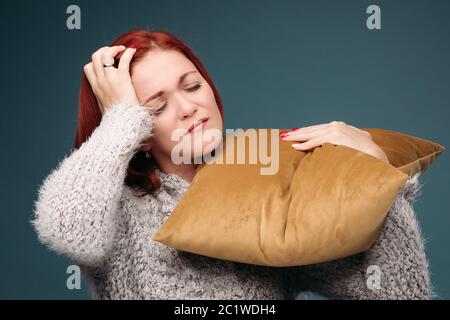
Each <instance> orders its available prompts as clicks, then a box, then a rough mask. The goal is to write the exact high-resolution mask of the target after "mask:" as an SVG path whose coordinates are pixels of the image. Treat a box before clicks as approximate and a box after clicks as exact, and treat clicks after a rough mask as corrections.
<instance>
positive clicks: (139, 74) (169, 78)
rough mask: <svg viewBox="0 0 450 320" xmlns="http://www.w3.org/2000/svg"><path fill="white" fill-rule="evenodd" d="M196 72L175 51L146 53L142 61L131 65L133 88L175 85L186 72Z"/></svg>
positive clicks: (185, 59)
mask: <svg viewBox="0 0 450 320" xmlns="http://www.w3.org/2000/svg"><path fill="white" fill-rule="evenodd" d="M191 70H197V68H196V67H195V65H194V64H193V63H192V62H191V61H190V60H189V59H188V58H186V57H185V56H184V55H183V54H182V53H180V52H178V51H175V50H156V51H150V52H149V53H147V54H146V55H145V56H144V58H143V59H142V60H140V61H139V62H136V63H135V64H133V69H132V76H131V78H132V80H133V84H134V85H135V86H141V85H142V86H143V85H145V86H146V87H147V88H148V87H149V86H152V87H159V86H160V85H159V84H161V85H163V86H164V85H169V86H170V85H173V84H176V82H177V81H178V78H179V77H180V76H181V75H182V74H183V73H184V72H187V71H191Z"/></svg>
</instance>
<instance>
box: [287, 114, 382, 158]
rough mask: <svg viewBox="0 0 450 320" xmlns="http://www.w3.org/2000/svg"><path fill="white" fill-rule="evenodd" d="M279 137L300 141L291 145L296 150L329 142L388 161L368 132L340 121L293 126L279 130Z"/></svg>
mask: <svg viewBox="0 0 450 320" xmlns="http://www.w3.org/2000/svg"><path fill="white" fill-rule="evenodd" d="M280 138H281V139H283V140H284V141H293V142H301V143H295V144H293V145H292V147H293V148H294V149H296V150H302V151H306V150H308V149H311V148H315V147H318V146H320V145H321V144H323V143H325V142H329V143H332V144H337V145H343V146H347V147H350V148H353V149H356V150H359V151H362V152H365V153H367V154H370V155H372V156H374V157H376V158H379V159H381V160H384V161H386V162H387V163H389V159H388V157H387V156H386V153H385V152H384V151H383V150H382V149H381V148H380V147H379V146H378V145H377V144H376V143H375V142H374V141H373V140H372V135H371V134H370V133H369V132H367V131H364V130H361V129H358V128H356V127H354V126H351V125H348V124H346V123H345V122H342V121H331V122H330V123H325V124H318V125H313V126H309V127H303V128H294V129H293V131H289V132H280Z"/></svg>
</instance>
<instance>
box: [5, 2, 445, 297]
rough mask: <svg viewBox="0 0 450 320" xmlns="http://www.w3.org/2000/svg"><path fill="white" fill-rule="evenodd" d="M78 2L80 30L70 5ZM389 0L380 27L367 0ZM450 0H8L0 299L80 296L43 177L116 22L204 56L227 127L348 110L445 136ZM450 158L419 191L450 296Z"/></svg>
mask: <svg viewBox="0 0 450 320" xmlns="http://www.w3.org/2000/svg"><path fill="white" fill-rule="evenodd" d="M70 4H77V5H79V6H80V8H81V21H82V25H81V27H82V28H81V30H73V31H72V30H68V29H67V28H66V18H67V14H66V8H67V7H68V6H69V5H70ZM371 4H377V5H379V6H380V7H381V23H382V29H381V30H368V29H367V28H366V19H367V16H368V15H367V14H366V8H367V7H368V6H369V5H371ZM449 12H450V1H437V0H435V1H425V0H421V1H411V0H409V1H400V0H397V1H376V2H373V1H364V0H352V1H350V0H346V1H331V0H330V1H323V0H321V1H317V0H314V1H312V0H311V1H262V0H258V1H236V0H226V1H225V0H222V1H211V0H210V1H199V0H197V1H187V0H185V1H173V0H164V1H136V0H135V1H133V0H128V1H126V2H124V1H111V0H108V1H99V0H97V1H81V0H78V1H76V2H72V1H55V0H52V1H49V0H46V1H2V10H1V13H0V14H1V19H0V24H1V28H0V30H1V31H0V32H1V38H0V39H1V41H2V48H3V50H2V53H1V55H2V59H1V63H2V68H1V70H2V77H1V86H0V87H1V89H0V90H1V98H2V105H1V118H0V123H1V127H0V130H1V138H2V140H1V141H2V146H1V147H2V157H1V168H2V169H3V170H2V179H0V183H1V203H2V210H1V211H2V212H1V214H0V272H1V273H0V298H2V299H17V298H20V299H47V298H50V299H55V298H56V299H84V298H89V294H88V291H87V287H86V284H85V283H83V284H82V290H68V289H67V288H66V278H67V276H68V275H67V274H66V268H67V266H68V265H69V264H70V262H69V261H68V260H67V259H65V258H63V257H60V256H58V255H56V254H54V253H53V252H51V251H48V250H47V249H46V248H45V247H44V246H42V245H41V244H39V242H38V241H37V237H36V234H35V233H34V231H33V229H32V228H31V225H30V223H29V220H30V219H31V217H32V212H33V202H34V200H35V199H36V197H37V189H38V187H39V184H40V183H41V182H42V180H43V179H44V177H45V176H46V175H47V174H49V173H50V171H51V169H53V168H54V167H55V166H56V165H57V163H58V162H59V161H61V160H62V159H63V156H64V155H65V154H67V153H68V152H69V150H70V148H71V147H72V141H73V137H74V133H75V127H76V118H77V98H78V90H79V84H80V79H81V75H82V66H83V65H84V64H85V63H87V62H88V59H90V55H91V53H92V52H93V51H95V50H96V49H97V48H99V47H101V46H104V45H109V44H110V43H111V42H112V41H113V40H114V39H115V38H116V37H118V36H119V35H121V34H122V33H124V32H126V31H128V30H130V29H134V28H138V27H144V28H152V29H160V30H166V31H169V32H172V33H174V34H175V35H177V36H179V37H180V38H181V39H182V40H184V41H185V42H186V43H187V44H188V45H189V46H190V47H191V48H192V49H193V50H194V51H195V52H196V53H197V54H198V56H199V57H200V59H201V60H202V62H203V63H204V64H205V66H206V68H207V69H208V71H209V73H210V74H211V76H212V78H213V80H214V81H215V84H216V85H217V87H218V89H219V92H220V93H221V96H222V99H223V102H224V108H225V115H226V117H225V127H226V128H245V127H278V128H283V127H284V128H288V127H304V126H308V125H313V124H318V123H325V122H329V121H332V120H342V121H345V122H346V123H348V124H351V125H354V126H357V127H381V128H386V129H392V130H397V131H401V132H405V133H408V134H412V135H415V136H418V137H422V138H425V139H429V140H432V141H435V142H438V143H440V144H442V145H444V146H446V147H448V146H449V145H450V143H449V142H450V141H449V136H450V135H449V125H448V120H449V110H450V108H449V101H450V90H449V89H450V60H449V57H450V41H449V39H450V37H449V33H450V20H449V19H448V14H449ZM449 178H450V170H449V162H448V151H446V152H444V154H443V155H441V156H440V157H439V158H438V159H437V160H436V161H435V162H434V163H433V165H432V166H431V167H430V168H429V169H428V170H427V171H426V172H425V173H424V174H423V175H422V183H424V187H423V191H422V194H421V196H420V197H419V199H418V200H417V202H416V203H415V209H416V213H417V215H418V218H419V220H420V223H421V226H422V231H423V234H424V236H425V238H426V240H427V254H428V257H429V261H430V268H431V272H432V281H433V285H434V286H435V288H436V290H437V292H438V293H439V294H440V296H441V297H442V298H444V299H449V298H450V276H449V275H448V272H449V271H450V257H449V250H448V248H449V245H450V232H449V231H448V230H449V226H450V214H449V201H448V199H449V196H450V194H449V191H448V190H449V188H448V186H449Z"/></svg>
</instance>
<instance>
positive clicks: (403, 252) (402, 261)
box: [286, 174, 434, 299]
mask: <svg viewBox="0 0 450 320" xmlns="http://www.w3.org/2000/svg"><path fill="white" fill-rule="evenodd" d="M418 177H419V174H416V175H415V176H413V177H410V178H409V179H408V180H407V181H406V183H405V185H404V187H403V188H402V190H401V191H400V193H399V194H398V196H397V198H396V199H395V201H394V203H393V205H392V207H391V209H390V210H389V212H388V215H387V217H386V220H385V224H384V227H383V229H382V231H381V233H380V235H379V237H378V239H377V240H376V241H375V243H374V245H373V246H372V248H371V249H369V250H368V251H366V252H363V253H360V254H356V255H353V256H350V257H346V258H343V259H339V260H335V261H331V262H326V263H320V264H314V265H308V266H301V267H290V268H289V269H288V270H287V271H288V272H287V273H286V278H287V280H288V281H290V282H289V283H290V290H291V293H292V294H293V295H295V294H297V293H298V291H299V290H306V289H307V290H312V291H314V292H318V293H320V294H322V295H325V296H327V297H329V298H331V299H430V298H432V297H433V295H434V294H433V292H432V288H431V282H430V274H429V270H428V261H427V258H426V255H425V244H424V240H423V238H422V235H421V231H420V228H419V225H418V222H417V220H416V217H415V212H414V210H413V207H412V204H413V202H414V200H415V198H416V197H417V195H418V192H419V189H420V184H419V180H418ZM377 279H379V281H378V280H377Z"/></svg>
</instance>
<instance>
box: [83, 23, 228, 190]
mask: <svg viewBox="0 0 450 320" xmlns="http://www.w3.org/2000/svg"><path fill="white" fill-rule="evenodd" d="M131 44H134V45H135V47H136V48H137V50H136V52H135V53H134V55H133V59H132V60H131V62H130V73H132V66H133V64H134V63H135V62H138V61H140V60H142V58H143V57H144V56H145V55H146V54H147V53H148V52H150V51H152V50H154V49H158V48H159V49H162V50H176V51H178V52H180V53H182V54H184V56H185V57H186V58H188V59H189V60H190V61H191V62H192V63H193V64H194V65H195V66H196V67H197V69H198V71H199V72H200V73H201V75H202V76H203V78H204V79H205V80H206V81H207V82H208V84H209V85H210V87H211V89H212V90H213V92H214V97H215V99H216V103H217V106H218V107H219V111H220V114H221V115H222V121H223V119H224V117H223V106H222V101H221V99H220V96H219V93H218V91H217V89H216V87H215V86H214V83H213V82H212V80H211V78H210V77H209V75H208V73H207V72H206V69H205V67H204V66H203V64H202V63H201V62H200V60H199V59H198V57H197V56H196V55H195V54H194V53H193V51H192V50H191V49H190V48H189V47H188V46H187V45H186V44H184V43H183V42H182V41H181V40H180V39H178V38H177V37H176V36H174V35H173V34H171V33H169V32H165V31H150V30H145V29H137V30H132V31H129V32H127V33H125V34H123V35H122V36H120V37H119V38H117V39H116V40H115V41H114V42H113V43H112V45H111V46H118V45H124V46H125V47H128V46H130V45H131ZM122 53H123V51H122V52H121V53H119V54H118V55H117V56H116V57H115V67H117V66H118V62H119V59H120V57H121V56H122ZM101 119H102V113H101V111H100V109H99V106H98V103H97V99H96V97H95V95H94V92H93V91H92V87H91V85H90V83H89V81H88V79H87V77H86V75H85V74H84V73H83V76H82V79H81V85H80V93H79V101H78V123H77V129H76V136H75V141H74V149H78V148H79V147H80V146H81V145H82V144H83V143H84V142H85V141H86V140H87V139H88V138H89V136H90V135H91V134H92V132H93V131H94V130H95V128H96V127H97V126H98V125H99V124H100V121H101ZM155 168H157V164H156V163H155V161H154V160H153V158H150V159H147V158H145V155H144V152H143V151H142V150H139V151H137V152H136V153H135V154H134V156H133V158H132V159H131V161H130V163H129V165H128V169H127V175H126V178H125V184H127V185H128V186H130V187H131V188H133V189H134V190H137V191H140V192H141V195H145V194H149V193H152V192H153V191H155V190H158V189H159V187H160V182H159V180H158V178H157V176H156V175H155V172H154V169H155Z"/></svg>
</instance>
